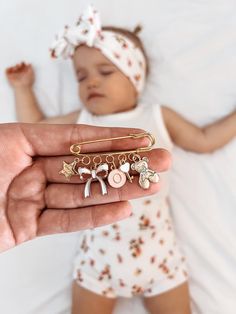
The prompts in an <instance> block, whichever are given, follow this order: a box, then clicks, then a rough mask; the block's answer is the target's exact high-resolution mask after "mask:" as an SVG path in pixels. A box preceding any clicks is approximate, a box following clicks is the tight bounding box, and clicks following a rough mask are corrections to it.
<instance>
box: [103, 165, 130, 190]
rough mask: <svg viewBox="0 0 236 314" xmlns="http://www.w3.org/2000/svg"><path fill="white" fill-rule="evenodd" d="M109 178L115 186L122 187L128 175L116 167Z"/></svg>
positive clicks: (111, 184)
mask: <svg viewBox="0 0 236 314" xmlns="http://www.w3.org/2000/svg"><path fill="white" fill-rule="evenodd" d="M107 180H108V182H109V184H110V186H112V187H113V188H120V187H122V186H123V185H124V184H125V182H126V175H125V174H124V173H123V172H122V171H120V170H119V169H114V170H112V171H111V172H110V173H109V175H108V178H107Z"/></svg>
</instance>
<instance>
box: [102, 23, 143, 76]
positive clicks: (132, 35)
mask: <svg viewBox="0 0 236 314" xmlns="http://www.w3.org/2000/svg"><path fill="white" fill-rule="evenodd" d="M102 30H103V31H111V32H114V33H118V34H121V35H124V36H126V37H128V38H129V39H130V40H131V41H132V42H133V43H134V44H135V45H136V46H137V47H138V48H139V49H141V51H142V53H143V55H144V58H145V60H146V75H147V76H148V74H149V62H148V57H147V53H146V51H145V48H144V45H143V43H142V41H141V39H140V38H139V36H138V34H139V33H140V31H141V30H142V26H140V25H137V26H136V27H135V29H134V30H133V32H132V31H130V30H128V29H126V28H121V27H116V26H103V27H102Z"/></svg>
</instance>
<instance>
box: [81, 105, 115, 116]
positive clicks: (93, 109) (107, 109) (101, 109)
mask: <svg viewBox="0 0 236 314" xmlns="http://www.w3.org/2000/svg"><path fill="white" fill-rule="evenodd" d="M85 107H86V109H87V110H88V111H89V112H90V113H92V114H93V115H96V116H102V115H108V114H112V113H115V110H114V108H111V106H109V105H107V104H103V103H92V102H90V103H89V104H86V105H85Z"/></svg>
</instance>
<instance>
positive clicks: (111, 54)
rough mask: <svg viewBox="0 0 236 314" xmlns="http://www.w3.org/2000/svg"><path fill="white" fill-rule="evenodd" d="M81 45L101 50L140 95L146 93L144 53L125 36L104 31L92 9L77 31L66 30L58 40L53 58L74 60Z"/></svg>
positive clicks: (52, 50) (82, 19) (53, 47)
mask: <svg viewBox="0 0 236 314" xmlns="http://www.w3.org/2000/svg"><path fill="white" fill-rule="evenodd" d="M81 44H85V45H87V46H88V47H95V48H98V49H99V50H100V51H101V52H102V54H103V55H104V56H105V57H107V58H108V59H109V60H110V61H111V62H112V63H113V64H115V65H116V66H117V67H118V68H119V69H120V70H121V71H122V72H123V73H124V74H125V75H126V76H127V77H128V78H129V79H130V81H131V82H132V83H133V85H134V87H135V88H136V90H137V92H138V93H140V92H141V91H142V90H143V87H144V83H145V77H146V61H145V57H144V55H143V53H142V51H141V49H140V48H138V47H136V46H135V44H134V43H133V42H132V41H131V40H130V39H129V38H127V37H126V36H124V35H122V34H119V33H116V32H112V31H102V29H101V22H100V17H99V14H98V12H97V10H95V9H94V8H93V7H92V6H89V7H88V9H87V10H86V11H85V12H84V13H83V14H82V15H81V16H80V18H79V21H78V23H77V24H76V25H75V26H74V27H68V26H65V28H64V30H63V31H62V32H60V33H59V34H58V35H57V36H56V40H55V41H54V42H53V44H52V47H51V52H52V56H53V57H59V56H62V57H63V58H64V59H67V58H69V57H72V56H73V55H74V52H75V49H76V47H78V46H79V45H81Z"/></svg>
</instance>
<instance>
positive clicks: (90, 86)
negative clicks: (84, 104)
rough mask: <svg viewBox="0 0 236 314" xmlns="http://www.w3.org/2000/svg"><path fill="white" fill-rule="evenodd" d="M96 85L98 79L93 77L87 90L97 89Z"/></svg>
mask: <svg viewBox="0 0 236 314" xmlns="http://www.w3.org/2000/svg"><path fill="white" fill-rule="evenodd" d="M98 85H99V79H98V77H95V76H94V77H91V78H90V79H89V82H88V88H94V87H97V86H98Z"/></svg>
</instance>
